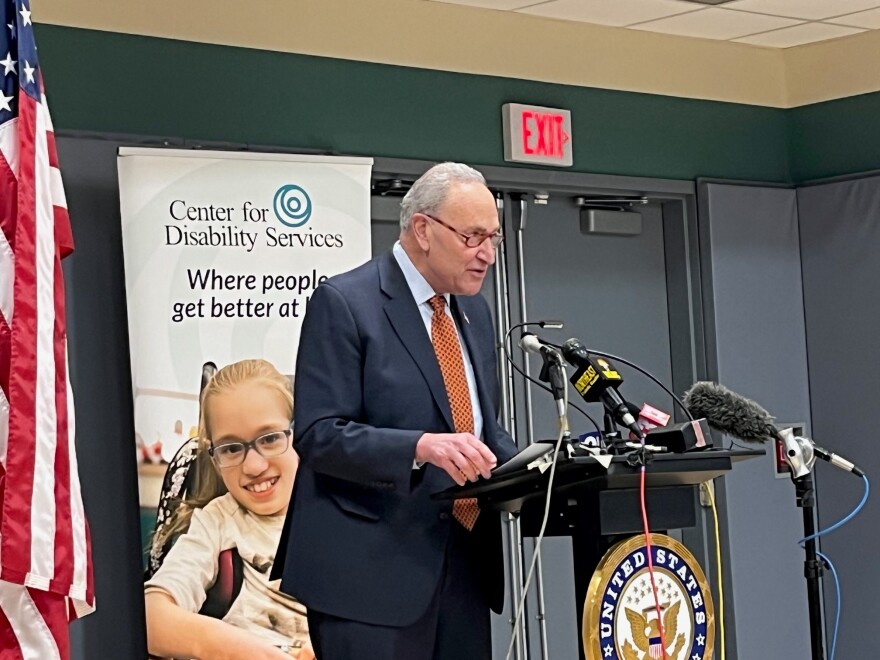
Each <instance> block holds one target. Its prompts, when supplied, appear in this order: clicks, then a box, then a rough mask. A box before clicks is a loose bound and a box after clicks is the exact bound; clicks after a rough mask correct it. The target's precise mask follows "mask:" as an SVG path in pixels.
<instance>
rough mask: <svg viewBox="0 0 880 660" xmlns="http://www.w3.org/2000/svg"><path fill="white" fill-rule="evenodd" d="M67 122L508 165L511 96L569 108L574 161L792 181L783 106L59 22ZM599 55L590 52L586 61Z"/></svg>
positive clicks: (607, 167)
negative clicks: (505, 116)
mask: <svg viewBox="0 0 880 660" xmlns="http://www.w3.org/2000/svg"><path fill="white" fill-rule="evenodd" d="M37 32H38V35H37V39H38V43H39V46H40V57H41V62H42V65H43V71H44V74H43V75H44V78H45V80H46V85H47V89H48V92H49V99H50V105H51V108H52V117H53V121H54V123H55V126H56V129H58V130H65V129H66V130H84V131H102V132H112V133H131V134H140V135H152V136H165V137H176V138H180V137H185V138H189V139H195V140H206V141H226V142H235V143H248V144H254V145H277V146H281V147H295V148H309V149H321V150H326V151H328V152H331V153H345V154H355V155H372V156H387V157H401V158H419V159H428V160H441V159H455V160H462V161H465V162H470V163H473V164H475V165H503V164H504V161H503V155H502V154H503V151H502V143H501V105H502V104H503V103H506V102H510V101H516V102H521V103H534V104H540V105H549V106H556V107H563V108H569V109H571V111H572V122H573V127H572V129H573V130H572V132H573V134H574V140H575V152H574V168H573V169H574V170H576V171H580V172H593V173H602V174H623V175H632V176H654V177H663V178H672V179H694V178H696V177H698V176H708V177H723V178H731V179H751V180H759V181H773V182H789V181H791V173H790V171H789V167H788V158H787V151H788V139H789V134H788V130H787V123H786V122H787V119H786V116H787V115H786V111H784V110H779V109H775V108H763V107H757V106H750V105H743V104H735V103H720V102H714V101H700V100H692V99H682V98H674V97H668V96H658V95H651V94H637V93H631V92H616V91H609V90H601V89H593V88H584V87H575V86H569V85H554V84H545V83H536V82H529V81H522V80H515V79H510V78H499V77H492V76H476V75H465V74H456V73H444V72H438V71H430V70H425V69H414V68H408V67H401V66H388V65H379V64H368V63H362V62H352V61H345V60H338V59H331V58H322V57H309V56H303V55H291V54H285V53H275V52H268V51H259V50H251V49H245V48H231V47H223V46H211V45H205V44H195V43H190V42H183V41H173V40H168V39H156V38H150V37H139V36H131V35H122V34H116V33H108V32H98V31H92V30H81V29H75V28H65V27H58V26H51V25H40V26H38V30H37ZM585 66H589V63H585Z"/></svg>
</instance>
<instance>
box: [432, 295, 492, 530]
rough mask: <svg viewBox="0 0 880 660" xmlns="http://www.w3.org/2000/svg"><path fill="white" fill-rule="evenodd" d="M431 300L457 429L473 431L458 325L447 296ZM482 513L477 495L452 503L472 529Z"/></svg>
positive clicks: (436, 341) (437, 348) (459, 517)
mask: <svg viewBox="0 0 880 660" xmlns="http://www.w3.org/2000/svg"><path fill="white" fill-rule="evenodd" d="M428 302H429V303H431V307H432V308H433V309H434V316H433V317H432V318H431V343H433V344H434V352H435V353H436V354H437V362H438V363H439V364H440V373H442V374H443V383H444V384H445V385H446V395H447V396H448V397H449V407H450V408H451V409H452V421H453V423H454V424H455V432H456V433H473V432H474V410H473V408H472V407H471V393H470V389H469V388H468V383H467V377H466V376H465V373H464V361H463V359H462V355H461V345H460V344H459V342H458V335H457V333H456V332H455V324H454V323H453V322H452V318H451V317H450V316H449V315H448V314H447V313H446V298H444V297H443V296H434V297H433V298H431V299H430V300H429V301H428ZM479 514H480V507H479V506H478V505H477V498H475V497H467V498H463V499H458V500H455V501H454V502H453V503H452V515H453V517H454V518H455V519H456V520H457V521H458V522H460V523H461V524H462V525H463V526H464V527H465V529H467V530H468V531H470V530H472V529H473V528H474V523H476V522H477V516H478V515H479Z"/></svg>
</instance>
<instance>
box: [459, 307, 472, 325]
mask: <svg viewBox="0 0 880 660" xmlns="http://www.w3.org/2000/svg"><path fill="white" fill-rule="evenodd" d="M461 315H462V316H463V317H464V322H465V323H467V324H468V325H470V324H471V320H470V319H469V318H468V317H467V314H465V312H464V310H461Z"/></svg>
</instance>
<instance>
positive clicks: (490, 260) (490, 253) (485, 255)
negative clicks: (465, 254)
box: [477, 238, 497, 266]
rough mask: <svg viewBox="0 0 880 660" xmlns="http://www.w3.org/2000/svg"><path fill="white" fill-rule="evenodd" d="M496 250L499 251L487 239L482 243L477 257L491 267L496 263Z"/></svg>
mask: <svg viewBox="0 0 880 660" xmlns="http://www.w3.org/2000/svg"><path fill="white" fill-rule="evenodd" d="M495 250H497V248H496V247H495V246H494V245H493V244H492V241H491V240H489V239H488V238H487V239H486V240H485V241H483V242H482V243H480V250H479V252H477V256H478V257H479V258H480V259H481V260H482V261H484V262H486V263H487V264H489V265H490V266H491V265H492V264H494V263H495Z"/></svg>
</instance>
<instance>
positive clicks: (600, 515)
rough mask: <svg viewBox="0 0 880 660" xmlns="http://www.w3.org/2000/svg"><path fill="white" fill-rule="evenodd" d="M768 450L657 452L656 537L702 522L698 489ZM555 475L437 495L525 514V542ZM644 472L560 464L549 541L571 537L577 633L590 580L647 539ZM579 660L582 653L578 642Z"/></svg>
mask: <svg viewBox="0 0 880 660" xmlns="http://www.w3.org/2000/svg"><path fill="white" fill-rule="evenodd" d="M763 454H764V450H761V449H758V450H749V449H744V450H728V449H706V450H703V451H696V452H691V453H685V454H670V453H663V454H651V460H650V461H649V463H648V466H647V470H646V474H645V488H646V494H645V502H646V506H647V509H648V522H649V524H650V526H651V531H652V532H658V533H659V532H665V531H667V530H671V529H682V528H688V527H693V526H695V525H696V524H697V506H698V494H697V488H698V486H699V484H700V483H701V482H703V481H708V480H710V479H714V478H716V477H720V476H723V475H724V474H726V473H727V472H729V471H730V470H731V469H733V465H734V463H736V462H738V461H741V460H744V459H748V458H752V457H755V456H761V455H763ZM549 477H550V469H549V468H548V469H547V470H545V471H544V472H541V471H539V470H537V469H531V470H529V469H521V470H519V471H516V472H512V473H509V474H505V475H503V476H495V477H492V479H489V480H484V481H478V482H476V483H473V484H466V485H464V486H461V487H455V488H450V489H449V490H447V491H444V492H443V493H440V494H438V497H441V498H444V499H446V498H449V499H457V498H460V497H476V498H477V499H478V500H479V503H480V507H481V508H483V509H490V510H496V511H504V512H507V513H511V514H514V515H518V516H519V519H520V526H521V530H522V534H523V536H537V535H538V533H539V532H540V529H541V523H542V521H543V518H544V508H545V503H546V494H547V483H548V480H549ZM639 479H640V470H639V467H638V466H637V465H631V464H630V463H629V462H628V457H627V456H614V457H613V458H612V459H611V464H610V465H609V466H608V469H607V470H606V469H605V467H604V466H603V465H602V464H601V463H599V461H597V460H596V458H594V457H592V456H575V457H572V458H560V459H559V463H558V465H557V466H556V476H555V477H554V480H553V492H552V494H551V499H550V514H549V517H548V521H547V528H546V530H545V533H544V535H545V536H570V537H571V539H572V557H573V566H572V570H573V573H574V585H575V601H576V605H577V629H578V630H579V631H580V628H581V623H580V622H581V621H582V619H583V608H584V600H585V598H586V594H587V589H588V587H589V584H590V579H591V577H592V575H593V572H594V571H595V569H596V566H597V565H598V564H599V562H600V560H601V559H602V557H603V556H604V555H605V553H606V551H607V550H608V549H609V548H610V547H611V546H612V545H614V544H615V543H616V542H618V541H620V540H622V539H625V538H627V537H629V536H632V535H634V534H642V533H643V531H644V528H643V526H642V515H641V506H640V504H639V500H640V498H639ZM578 649H579V654H580V657H581V658H583V657H584V653H583V648H582V645H581V644H580V642H579V643H578Z"/></svg>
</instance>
